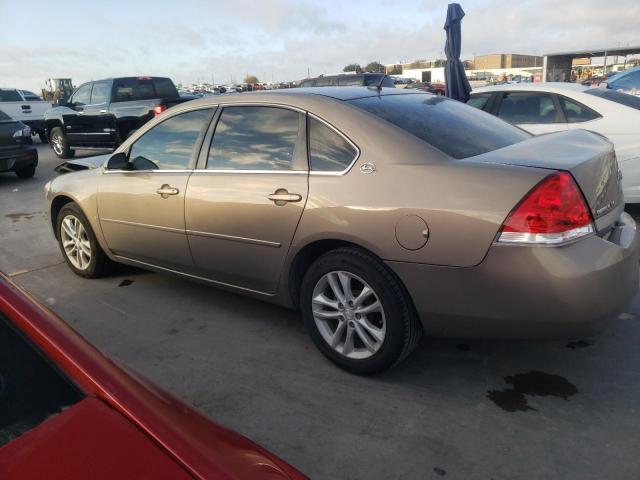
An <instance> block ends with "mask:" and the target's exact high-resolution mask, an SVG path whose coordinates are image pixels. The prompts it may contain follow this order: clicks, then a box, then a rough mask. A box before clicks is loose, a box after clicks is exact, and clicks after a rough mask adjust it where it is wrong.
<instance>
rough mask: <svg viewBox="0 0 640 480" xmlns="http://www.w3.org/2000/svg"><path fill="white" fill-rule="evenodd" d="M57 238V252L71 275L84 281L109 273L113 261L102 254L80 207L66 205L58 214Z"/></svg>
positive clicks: (74, 204) (70, 204)
mask: <svg viewBox="0 0 640 480" xmlns="http://www.w3.org/2000/svg"><path fill="white" fill-rule="evenodd" d="M57 236H58V243H59V244H60V250H61V251H62V255H63V256H64V259H65V261H66V262H67V265H69V268H71V270H73V272H74V273H76V274H77V275H80V276H81V277H86V278H98V277H103V276H105V275H107V274H109V273H110V272H111V271H112V269H113V265H114V262H113V261H111V260H110V259H109V257H107V255H106V254H105V253H104V251H103V250H102V248H101V247H100V244H99V243H98V240H97V239H96V236H95V234H94V233H93V230H92V229H91V225H90V224H89V221H88V220H87V218H86V217H85V216H84V214H83V213H82V210H81V209H80V207H79V206H78V205H77V204H76V203H73V202H70V203H67V204H66V205H65V206H64V207H62V209H61V210H60V213H59V214H58V220H57Z"/></svg>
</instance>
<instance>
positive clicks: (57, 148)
mask: <svg viewBox="0 0 640 480" xmlns="http://www.w3.org/2000/svg"><path fill="white" fill-rule="evenodd" d="M51 147H52V148H53V151H54V152H56V154H57V155H62V152H63V151H64V147H63V146H62V136H61V135H60V134H59V133H56V134H54V135H53V136H52V137H51Z"/></svg>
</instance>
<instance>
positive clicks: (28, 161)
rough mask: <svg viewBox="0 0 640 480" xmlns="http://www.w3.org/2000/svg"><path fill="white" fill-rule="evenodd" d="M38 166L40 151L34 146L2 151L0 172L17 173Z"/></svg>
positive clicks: (0, 152)
mask: <svg viewBox="0 0 640 480" xmlns="http://www.w3.org/2000/svg"><path fill="white" fill-rule="evenodd" d="M37 165H38V150H37V149H36V147H34V146H25V147H20V148H16V149H11V150H0V172H15V171H16V170H22V169H23V168H28V167H30V166H34V167H35V166H37Z"/></svg>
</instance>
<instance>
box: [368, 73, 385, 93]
mask: <svg viewBox="0 0 640 480" xmlns="http://www.w3.org/2000/svg"><path fill="white" fill-rule="evenodd" d="M385 78H387V74H386V73H385V74H384V75H382V77H380V81H379V82H378V83H376V84H375V85H369V88H371V89H372V90H373V89H374V88H375V89H376V90H377V91H381V90H382V82H384V79H385Z"/></svg>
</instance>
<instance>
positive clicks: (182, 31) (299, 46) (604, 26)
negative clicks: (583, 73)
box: [0, 0, 640, 90]
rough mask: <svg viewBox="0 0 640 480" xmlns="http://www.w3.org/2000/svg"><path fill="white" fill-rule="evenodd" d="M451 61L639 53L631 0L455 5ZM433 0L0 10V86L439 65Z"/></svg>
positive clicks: (4, 6) (73, 4) (7, 5)
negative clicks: (458, 30) (374, 64)
mask: <svg viewBox="0 0 640 480" xmlns="http://www.w3.org/2000/svg"><path fill="white" fill-rule="evenodd" d="M461 5H462V7H463V8H464V10H465V11H466V13H467V15H466V17H465V18H464V20H463V22H462V52H463V54H462V57H463V59H465V58H472V57H473V55H474V54H477V55H480V54H485V53H529V54H543V53H548V52H556V51H564V50H567V49H586V48H592V47H610V46H617V45H618V44H621V45H627V44H631V45H638V44H640V29H638V19H639V18H640V1H638V0H617V1H616V2H613V3H611V2H605V1H602V0H510V1H509V2H505V1H503V0H470V1H463V2H461ZM446 8H447V2H446V1H437V0H378V1H376V0H367V1H364V0H340V1H335V0H325V1H317V0H258V1H256V0H224V1H218V0H210V1H204V0H203V1H199V0H172V1H170V2H164V1H160V0H156V1H137V0H127V1H123V0H107V1H104V2H94V1H88V0H84V1H65V0H54V1H53V2H52V1H51V0H47V1H39V0H35V1H34V0H30V1H29V2H19V1H16V0H0V85H1V86H4V87H9V86H11V87H18V88H25V89H33V90H39V89H40V88H41V87H42V86H43V83H44V80H45V79H47V78H49V77H71V78H72V79H73V81H74V84H75V85H79V84H80V83H82V82H84V81H87V80H91V79H99V78H104V77H111V76H121V75H138V74H146V75H164V76H169V77H171V78H173V79H174V81H175V82H176V83H178V82H191V81H195V80H197V79H200V80H201V81H211V79H212V75H213V76H214V79H215V83H229V82H230V80H231V77H233V80H234V81H242V79H243V78H244V76H245V74H246V73H247V72H248V73H252V74H255V75H257V76H258V77H259V78H260V80H261V81H271V79H272V76H273V79H274V80H276V81H278V80H295V79H300V78H303V77H305V76H306V74H307V68H309V71H310V73H311V75H318V74H321V73H332V72H337V71H340V70H341V69H342V67H343V66H345V65H346V64H348V63H351V62H359V63H361V64H362V65H364V64H366V63H367V62H369V61H372V60H378V61H380V62H382V63H392V62H395V61H398V60H413V59H425V58H426V59H433V58H438V57H440V55H441V54H442V53H441V52H442V51H443V49H444V30H443V29H442V26H443V23H444V18H445V14H446Z"/></svg>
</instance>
